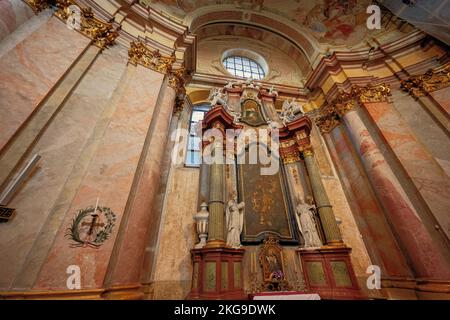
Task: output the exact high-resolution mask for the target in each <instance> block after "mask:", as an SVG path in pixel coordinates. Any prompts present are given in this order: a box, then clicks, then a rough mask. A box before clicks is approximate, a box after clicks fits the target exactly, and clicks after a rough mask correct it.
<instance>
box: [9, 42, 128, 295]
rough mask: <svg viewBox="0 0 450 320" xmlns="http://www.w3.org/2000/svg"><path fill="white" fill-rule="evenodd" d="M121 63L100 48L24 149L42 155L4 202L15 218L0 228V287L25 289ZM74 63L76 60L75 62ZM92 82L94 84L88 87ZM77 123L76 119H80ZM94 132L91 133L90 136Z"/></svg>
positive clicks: (80, 170)
mask: <svg viewBox="0 0 450 320" xmlns="http://www.w3.org/2000/svg"><path fill="white" fill-rule="evenodd" d="M126 63H127V53H126V51H125V53H121V51H120V49H119V48H117V47H114V48H110V49H108V50H105V51H104V52H103V53H102V54H101V55H100V56H99V57H97V59H96V60H95V62H94V63H93V65H92V66H91V67H90V69H89V70H88V71H87V73H86V74H85V75H84V77H83V78H82V79H81V81H80V82H79V84H78V86H77V87H76V88H75V89H74V91H73V92H72V94H71V95H70V97H69V98H68V99H67V101H66V103H65V105H64V106H63V107H62V109H61V110H60V112H59V113H58V114H57V115H56V116H55V118H54V119H53V121H52V122H51V123H50V124H49V125H48V127H47V129H46V130H45V131H44V132H43V133H42V135H41V136H40V137H39V140H38V141H37V142H36V144H35V145H34V146H33V148H32V150H30V153H29V154H30V156H29V157H31V156H32V155H33V154H35V153H39V154H40V155H41V156H42V158H41V160H40V161H39V163H38V165H37V168H36V170H34V171H33V174H32V175H31V177H30V179H28V180H27V181H26V183H25V184H24V186H23V187H22V188H21V189H20V190H19V191H18V192H17V194H16V195H15V196H14V198H13V200H12V202H11V203H10V205H11V206H12V207H13V208H15V209H16V212H17V213H16V216H15V218H14V219H13V220H12V221H10V222H8V223H7V224H2V225H1V227H0V229H1V232H0V243H3V244H5V245H1V246H0V256H1V257H2V259H0V270H2V272H0V291H1V290H9V289H19V290H20V289H29V288H31V287H32V285H33V284H34V281H35V279H36V277H37V273H38V272H39V270H40V268H41V267H42V264H43V263H44V259H45V257H46V255H47V253H48V250H49V249H50V248H51V245H52V243H53V240H54V237H55V236H56V233H57V231H58V228H59V227H60V224H61V222H62V219H63V217H64V215H65V210H67V208H68V207H69V206H70V203H71V201H72V198H73V194H74V193H75V192H76V191H74V190H76V188H77V186H78V184H79V183H80V181H79V180H81V178H82V177H83V176H84V174H85V167H87V165H88V163H89V160H90V151H89V149H91V148H92V147H93V146H94V145H95V143H96V138H95V135H94V131H96V132H97V133H96V134H97V135H101V132H99V128H98V126H101V125H102V123H103V122H106V121H108V115H102V113H103V112H104V109H105V107H107V106H108V105H109V104H111V101H110V99H111V96H112V95H113V93H114V91H115V89H116V87H117V85H118V83H119V80H120V78H121V77H122V74H123V72H124V70H125V66H126ZM75 68H78V65H77V66H75ZM93 87H95V90H92V88H93ZM81 124H82V125H81ZM93 135H94V137H93Z"/></svg>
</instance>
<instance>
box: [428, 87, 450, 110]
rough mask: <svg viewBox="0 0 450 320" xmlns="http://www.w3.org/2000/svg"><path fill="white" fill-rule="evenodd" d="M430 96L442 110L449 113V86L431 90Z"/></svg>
mask: <svg viewBox="0 0 450 320" xmlns="http://www.w3.org/2000/svg"><path fill="white" fill-rule="evenodd" d="M430 96H431V97H432V98H433V100H434V101H435V102H436V104H437V105H438V106H439V107H441V109H442V111H443V112H445V113H447V115H450V87H447V88H444V89H441V90H437V91H434V92H431V93H430Z"/></svg>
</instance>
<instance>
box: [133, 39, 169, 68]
mask: <svg viewBox="0 0 450 320" xmlns="http://www.w3.org/2000/svg"><path fill="white" fill-rule="evenodd" d="M128 58H129V60H128V61H129V63H131V64H132V65H138V64H140V65H142V66H144V67H146V68H149V69H152V70H155V71H157V72H160V73H163V74H167V73H169V72H171V71H172V64H173V63H174V61H175V57H173V56H172V57H163V56H162V55H161V54H160V53H159V51H158V50H151V49H150V48H148V47H147V46H145V44H143V43H142V42H140V41H136V42H131V44H130V49H129V50H128Z"/></svg>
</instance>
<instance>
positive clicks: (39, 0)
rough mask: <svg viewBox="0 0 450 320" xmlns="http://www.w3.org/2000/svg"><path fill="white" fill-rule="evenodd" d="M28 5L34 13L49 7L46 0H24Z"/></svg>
mask: <svg viewBox="0 0 450 320" xmlns="http://www.w3.org/2000/svg"><path fill="white" fill-rule="evenodd" d="M24 1H25V3H26V4H28V5H29V6H30V8H31V9H32V10H33V12H34V13H35V14H38V13H39V12H41V11H42V10H44V9H47V8H49V7H50V5H49V4H48V2H47V0H24Z"/></svg>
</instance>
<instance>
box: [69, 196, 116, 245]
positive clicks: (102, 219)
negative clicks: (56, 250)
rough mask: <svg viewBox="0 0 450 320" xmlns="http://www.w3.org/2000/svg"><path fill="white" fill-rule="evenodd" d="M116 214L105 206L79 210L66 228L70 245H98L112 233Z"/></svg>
mask: <svg viewBox="0 0 450 320" xmlns="http://www.w3.org/2000/svg"><path fill="white" fill-rule="evenodd" d="M115 222H116V214H115V213H114V212H112V211H111V209H110V208H107V207H99V206H97V205H96V206H95V207H88V208H86V209H82V210H79V211H78V212H77V214H76V215H75V217H74V218H73V220H72V223H71V225H70V226H69V228H67V231H66V238H67V239H69V240H71V244H70V246H71V247H91V248H98V247H100V246H101V245H102V244H103V243H104V242H105V241H106V240H107V239H108V237H109V235H110V234H111V233H112V230H113V227H114V225H115Z"/></svg>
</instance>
